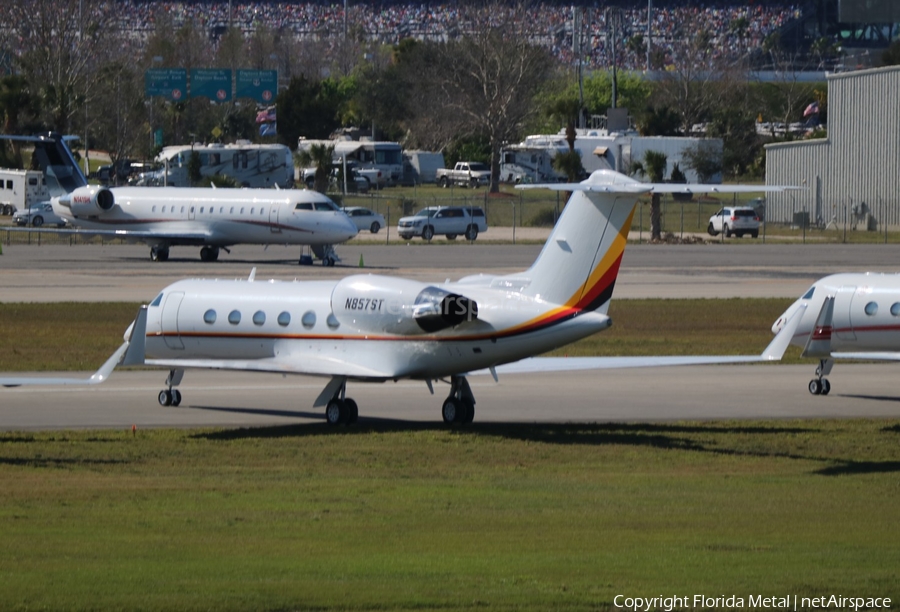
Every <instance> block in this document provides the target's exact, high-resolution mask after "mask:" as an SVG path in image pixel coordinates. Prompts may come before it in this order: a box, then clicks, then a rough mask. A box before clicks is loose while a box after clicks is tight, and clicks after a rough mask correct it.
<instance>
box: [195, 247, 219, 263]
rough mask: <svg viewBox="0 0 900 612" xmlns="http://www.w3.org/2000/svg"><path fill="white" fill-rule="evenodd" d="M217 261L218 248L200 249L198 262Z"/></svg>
mask: <svg viewBox="0 0 900 612" xmlns="http://www.w3.org/2000/svg"><path fill="white" fill-rule="evenodd" d="M217 259H219V247H214V246H205V247H203V248H202V249H200V261H216V260H217Z"/></svg>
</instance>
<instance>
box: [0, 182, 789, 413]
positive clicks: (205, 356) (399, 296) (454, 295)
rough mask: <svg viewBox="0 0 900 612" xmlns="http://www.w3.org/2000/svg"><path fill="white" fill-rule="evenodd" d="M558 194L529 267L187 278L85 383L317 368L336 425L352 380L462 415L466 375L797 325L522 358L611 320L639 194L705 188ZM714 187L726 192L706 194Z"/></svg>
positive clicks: (170, 389)
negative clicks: (130, 370) (406, 385)
mask: <svg viewBox="0 0 900 612" xmlns="http://www.w3.org/2000/svg"><path fill="white" fill-rule="evenodd" d="M550 188H553V189H565V190H567V191H572V192H573V195H572V197H571V198H570V199H569V201H568V204H567V205H566V207H565V209H564V211H563V214H562V216H561V217H560V219H559V221H558V223H557V224H556V227H555V228H554V230H553V232H552V233H551V235H550V237H549V239H548V240H547V243H546V244H545V245H544V248H543V250H542V251H541V253H540V255H539V256H538V258H537V260H536V261H535V262H534V264H533V265H532V266H531V267H530V268H529V269H528V270H525V271H524V272H521V273H518V274H510V275H505V276H487V275H475V276H469V277H466V278H462V279H460V280H458V281H456V282H444V283H436V284H428V283H422V282H419V281H415V280H407V279H402V278H392V277H387V276H378V275H372V274H364V275H353V276H348V277H345V278H343V279H340V280H327V281H304V282H298V281H294V282H277V281H266V282H262V281H257V280H255V279H254V278H253V277H254V274H251V275H250V277H249V278H248V279H247V280H234V281H226V280H182V281H179V282H176V283H174V284H172V285H170V286H168V287H166V288H165V289H163V291H162V292H161V293H160V294H159V295H158V296H156V299H154V300H153V301H152V302H151V303H150V305H149V306H145V307H143V308H142V309H141V311H140V313H139V316H138V318H137V319H136V320H135V322H134V323H133V325H132V326H131V327H130V328H129V330H128V331H127V332H126V341H125V343H124V344H123V345H122V347H121V348H120V349H119V352H118V353H117V354H116V355H113V356H112V357H111V358H110V360H109V361H107V363H106V364H104V366H103V367H102V368H101V369H100V370H99V371H98V372H97V373H96V374H95V375H94V377H93V378H92V380H91V382H99V381H101V380H104V379H105V378H106V377H107V376H108V375H109V373H110V372H111V371H112V369H113V368H114V367H115V365H116V364H117V363H119V362H121V363H124V364H144V365H150V366H156V367H162V368H167V369H169V371H170V372H169V377H168V380H167V381H166V387H165V388H164V389H163V390H161V391H160V392H159V397H158V399H159V402H160V403H161V404H163V405H169V404H174V405H177V404H179V403H180V402H181V392H180V391H179V390H178V389H177V385H178V384H179V383H180V382H181V380H182V376H183V374H184V371H185V370H186V369H189V368H213V369H225V370H256V371H262V372H281V373H295V374H308V375H316V376H322V377H325V378H327V379H328V382H327V383H326V384H325V385H324V389H323V391H322V392H321V394H320V395H319V396H318V398H317V400H316V401H315V405H316V406H324V407H325V415H326V417H327V419H328V422H329V423H332V424H337V423H351V422H353V421H354V420H356V418H357V414H358V409H357V404H356V402H355V401H354V400H352V399H350V398H349V397H348V396H347V387H348V384H350V383H357V382H383V381H388V380H399V379H404V378H406V379H416V380H421V381H423V382H424V383H425V384H426V385H427V386H428V388H429V389H431V390H432V392H433V389H434V383H435V382H438V381H443V382H446V383H447V384H448V385H449V393H448V395H447V397H446V399H445V400H444V401H443V403H442V405H441V415H442V417H443V419H444V421H446V422H457V423H465V422H469V421H471V420H472V418H473V417H474V410H475V398H474V396H473V394H472V389H471V387H470V386H469V384H468V382H467V379H466V377H467V375H468V374H470V373H471V374H478V373H487V372H489V373H491V374H493V375H494V377H495V378H496V377H497V375H498V373H503V372H505V371H509V372H516V371H519V372H522V371H548V370H573V369H588V368H619V367H636V366H650V365H676V364H700V363H723V362H730V363H736V362H750V361H764V360H776V359H780V357H781V355H782V353H783V352H784V349H785V348H786V346H787V342H788V340H789V339H790V337H791V334H792V331H791V330H792V324H791V325H788V329H787V330H786V332H785V333H782V334H779V335H778V336H777V337H776V338H775V340H773V341H772V343H771V344H770V345H769V347H767V349H766V350H765V351H764V352H763V353H762V354H761V355H752V356H726V357H716V356H708V357H640V358H569V359H566V358H560V359H554V358H534V359H526V358H529V357H532V356H533V355H538V354H540V353H544V352H546V351H549V350H551V349H554V348H557V347H559V346H562V345H565V344H568V343H570V342H574V341H575V340H578V339H580V338H584V337H586V336H589V335H591V334H594V333H596V332H599V331H603V330H605V329H607V328H608V327H609V326H610V325H611V323H612V321H611V320H610V318H609V316H608V314H607V312H608V309H609V303H610V299H611V298H612V293H613V287H614V286H615V282H616V277H617V275H618V273H619V265H620V263H621V261H622V255H623V252H624V250H625V243H626V238H627V235H628V230H629V228H630V226H631V220H632V217H633V215H634V211H635V203H636V202H637V198H638V196H639V195H641V194H644V193H649V192H650V191H651V190H653V189H656V188H658V189H660V190H675V189H679V188H680V189H684V190H688V189H691V188H694V189H698V188H697V187H696V186H690V185H688V186H680V187H678V188H675V187H673V186H671V185H662V186H654V185H647V184H642V183H639V182H637V181H634V180H632V179H630V178H628V177H625V176H623V175H621V174H617V173H614V172H609V171H598V172H595V173H594V174H592V175H591V177H590V178H589V179H588V180H586V181H584V182H583V183H577V184H568V185H553V186H550ZM713 189H716V190H720V189H722V187H721V186H715V187H713V186H710V187H709V188H707V189H703V190H704V191H712V190H713ZM733 189H737V188H733ZM755 189H759V188H755ZM764 189H768V190H775V189H779V188H777V187H768V188H764ZM522 360H524V361H522ZM56 382H59V383H67V382H79V383H83V382H85V381H82V380H79V381H71V380H65V379H63V380H61V381H56ZM46 383H47V381H46V380H37V381H34V380H31V381H30V382H29V381H28V380H27V379H6V380H0V384H6V385H15V384H46Z"/></svg>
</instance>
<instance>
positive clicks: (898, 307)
mask: <svg viewBox="0 0 900 612" xmlns="http://www.w3.org/2000/svg"><path fill="white" fill-rule="evenodd" d="M891 314H892V315H894V316H895V317H900V302H894V303H893V304H891Z"/></svg>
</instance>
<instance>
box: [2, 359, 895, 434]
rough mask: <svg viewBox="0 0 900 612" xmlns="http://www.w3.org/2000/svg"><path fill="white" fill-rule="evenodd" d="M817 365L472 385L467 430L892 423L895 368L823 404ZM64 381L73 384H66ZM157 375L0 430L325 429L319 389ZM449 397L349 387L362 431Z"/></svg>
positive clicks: (220, 376)
mask: <svg viewBox="0 0 900 612" xmlns="http://www.w3.org/2000/svg"><path fill="white" fill-rule="evenodd" d="M814 368H815V366H814V364H813V363H809V364H806V365H790V366H782V365H755V366H685V367H672V368H638V369H632V370H616V371H614V372H613V371H604V372H574V373H553V374H529V375H507V376H501V377H500V381H499V382H498V383H495V382H494V380H493V379H492V378H491V377H490V376H478V377H470V379H469V381H470V384H471V385H472V390H473V392H474V394H475V398H476V400H477V402H478V403H477V405H476V408H475V411H476V414H475V422H476V426H477V423H484V422H491V423H514V422H518V423H522V422H606V421H677V420H695V419H696V420H704V419H717V420H718V419H739V420H744V419H805V418H816V417H823V418H848V417H871V418H886V417H893V418H896V417H898V416H900V390H898V389H897V387H896V385H895V384H893V381H894V377H895V376H896V366H894V365H885V364H871V365H870V364H843V363H842V364H838V365H837V366H836V367H835V369H834V372H833V373H832V375H831V376H830V378H829V379H830V380H831V384H832V391H831V394H830V395H828V396H812V395H810V394H809V392H808V391H807V389H806V384H807V382H808V381H809V379H810V378H812V375H813V370H814ZM67 375H71V374H67ZM165 377H166V373H165V372H163V371H125V372H116V373H114V374H113V376H112V377H111V378H110V379H109V381H108V382H106V383H104V384H102V385H99V386H95V387H77V388H76V387H67V388H61V387H57V388H39V387H18V388H13V389H0V430H46V429H85V428H90V429H92V428H100V429H123V430H128V429H130V428H131V426H132V425H135V426H137V427H138V429H141V428H157V427H179V428H180V427H251V426H253V427H256V426H266V425H286V424H302V423H324V420H325V419H324V410H323V409H319V408H316V409H314V408H313V407H312V404H313V401H314V400H315V398H316V396H317V395H318V394H319V392H320V391H321V390H322V388H323V387H324V384H325V379H321V378H310V377H304V376H290V377H282V376H280V375H274V374H252V373H235V372H211V371H203V370H198V371H188V372H186V373H185V379H184V382H183V383H182V384H181V386H180V387H179V389H180V390H181V392H182V395H183V397H184V399H183V401H182V405H181V406H178V407H171V406H169V407H163V406H160V405H159V404H158V403H157V401H156V395H157V393H158V392H159V390H160V389H162V388H163V384H162V383H163V381H164V380H165ZM447 390H448V387H447V386H446V385H443V384H437V385H436V386H435V395H433V396H432V395H429V393H428V389H427V387H426V386H425V384H424V383H422V382H417V381H401V382H398V383H390V382H389V383H382V384H365V383H350V384H349V385H348V387H347V394H348V396H349V397H353V399H355V400H356V401H357V403H358V404H359V414H360V422H361V423H366V422H374V421H382V422H384V421H392V422H410V423H415V422H432V423H435V424H438V423H440V422H441V416H440V407H441V402H442V401H443V399H444V396H445V395H446V393H447Z"/></svg>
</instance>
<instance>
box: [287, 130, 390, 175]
mask: <svg viewBox="0 0 900 612" xmlns="http://www.w3.org/2000/svg"><path fill="white" fill-rule="evenodd" d="M314 144H320V145H325V146H327V147H334V161H335V162H336V163H340V162H341V160H343V159H346V160H347V161H348V162H355V163H356V167H357V168H358V169H360V170H361V169H363V168H376V169H378V170H380V171H381V177H380V178H379V180H380V181H381V183H380V184H379V187H384V186H385V185H396V184H398V183H399V182H400V180H401V179H402V178H403V149H402V148H401V147H400V144H399V143H397V142H383V141H374V140H347V139H337V140H307V139H306V138H302V137H301V138H300V139H299V140H298V141H297V148H298V150H300V151H305V150H307V149H308V148H309V147H310V146H312V145H314Z"/></svg>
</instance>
